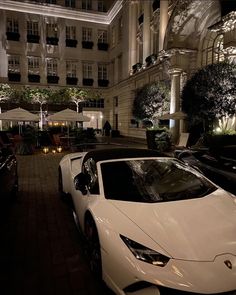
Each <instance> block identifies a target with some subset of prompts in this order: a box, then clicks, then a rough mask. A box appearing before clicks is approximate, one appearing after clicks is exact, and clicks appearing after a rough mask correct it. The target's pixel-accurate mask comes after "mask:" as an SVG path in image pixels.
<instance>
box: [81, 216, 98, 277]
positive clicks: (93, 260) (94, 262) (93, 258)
mask: <svg viewBox="0 0 236 295" xmlns="http://www.w3.org/2000/svg"><path fill="white" fill-rule="evenodd" d="M85 237H86V241H87V247H88V256H89V262H90V268H91V271H92V272H93V273H94V274H95V276H96V278H98V279H102V258H101V248H100V243H99V237H98V232H97V228H96V225H95V222H94V221H93V219H92V218H91V217H88V218H87V219H86V220H85Z"/></svg>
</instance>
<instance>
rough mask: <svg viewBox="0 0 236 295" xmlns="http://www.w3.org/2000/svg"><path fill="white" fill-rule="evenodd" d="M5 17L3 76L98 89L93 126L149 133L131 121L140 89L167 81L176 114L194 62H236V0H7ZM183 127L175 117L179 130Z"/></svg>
mask: <svg viewBox="0 0 236 295" xmlns="http://www.w3.org/2000/svg"><path fill="white" fill-rule="evenodd" d="M0 16H1V17H0V36H1V38H0V61H1V63H0V83H9V84H12V86H13V87H16V88H22V87H38V88H41V87H42V88H47V87H49V88H52V89H60V88H65V87H79V88H84V89H94V91H97V92H99V94H100V96H101V99H100V100H99V101H98V102H96V103H94V102H93V103H90V104H89V103H87V105H85V106H84V109H83V111H84V112H85V113H86V112H87V114H89V115H90V116H91V118H92V119H91V122H90V123H89V125H88V126H92V127H95V128H101V127H102V125H103V123H104V122H105V121H106V120H108V121H109V122H110V123H111V125H112V128H113V129H115V130H119V131H120V133H121V134H122V135H125V136H132V137H144V136H145V128H142V125H139V126H137V124H133V122H134V119H135V118H133V115H132V104H133V99H134V94H135V90H136V89H138V88H140V87H142V86H144V85H145V84H148V83H151V82H153V81H163V80H164V81H167V80H168V81H169V82H170V85H171V104H170V112H171V113H173V112H176V111H179V110H181V100H180V96H181V89H182V87H183V85H184V83H185V82H186V80H187V79H188V78H189V77H190V76H191V75H192V74H193V73H194V72H195V71H196V70H197V69H199V68H201V67H203V66H205V65H207V64H211V63H214V62H217V61H220V60H224V59H226V58H227V59H230V60H232V61H235V62H236V7H235V1H234V0H204V1H202V0H154V1H153V0H150V1H149V0H145V1H142V0H129V1H128V0H118V1H112V0H110V1H105V0H103V1H100V0H42V1H40V0H38V1H11V0H7V1H6V0H5V1H0ZM183 128H184V127H183V124H182V122H181V121H174V120H170V129H171V131H172V132H173V134H174V136H178V133H179V132H180V131H181V130H183Z"/></svg>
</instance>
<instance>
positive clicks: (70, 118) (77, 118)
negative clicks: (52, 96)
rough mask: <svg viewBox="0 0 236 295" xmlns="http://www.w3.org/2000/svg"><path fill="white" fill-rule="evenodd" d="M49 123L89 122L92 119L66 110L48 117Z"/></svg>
mask: <svg viewBox="0 0 236 295" xmlns="http://www.w3.org/2000/svg"><path fill="white" fill-rule="evenodd" d="M47 119H48V121H57V122H59V121H61V122H89V121H90V118H89V117H87V116H84V115H83V114H82V113H77V112H76V111H73V110H71V109H65V110H63V111H60V112H57V113H55V114H53V115H51V116H48V118H47Z"/></svg>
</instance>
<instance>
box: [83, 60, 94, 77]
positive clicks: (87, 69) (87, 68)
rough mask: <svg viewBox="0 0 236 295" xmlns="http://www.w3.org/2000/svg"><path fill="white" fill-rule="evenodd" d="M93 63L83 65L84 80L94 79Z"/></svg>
mask: <svg viewBox="0 0 236 295" xmlns="http://www.w3.org/2000/svg"><path fill="white" fill-rule="evenodd" d="M92 68H93V67H92V63H83V78H84V79H92V77H93V69H92Z"/></svg>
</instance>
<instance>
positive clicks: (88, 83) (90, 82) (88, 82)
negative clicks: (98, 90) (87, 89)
mask: <svg viewBox="0 0 236 295" xmlns="http://www.w3.org/2000/svg"><path fill="white" fill-rule="evenodd" d="M83 85H84V86H93V79H88V78H84V79H83Z"/></svg>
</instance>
